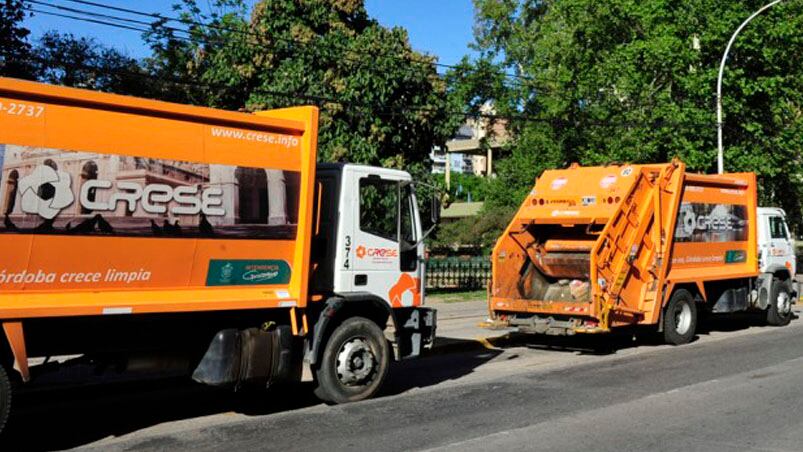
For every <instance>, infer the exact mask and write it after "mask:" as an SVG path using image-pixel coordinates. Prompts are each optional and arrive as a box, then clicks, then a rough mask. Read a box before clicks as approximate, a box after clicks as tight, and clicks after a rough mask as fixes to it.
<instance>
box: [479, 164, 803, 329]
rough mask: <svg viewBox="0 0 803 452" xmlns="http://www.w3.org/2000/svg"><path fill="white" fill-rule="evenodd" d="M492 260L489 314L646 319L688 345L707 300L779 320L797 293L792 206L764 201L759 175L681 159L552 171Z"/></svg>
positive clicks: (714, 307) (560, 325)
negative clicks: (688, 165) (700, 168)
mask: <svg viewBox="0 0 803 452" xmlns="http://www.w3.org/2000/svg"><path fill="white" fill-rule="evenodd" d="M492 260H493V273H492V274H493V279H492V282H491V285H490V290H489V308H490V313H491V318H492V319H493V320H495V322H496V323H497V324H499V325H502V326H509V327H515V328H518V329H519V330H520V331H522V332H531V333H543V334H555V335H559V334H569V335H570V334H575V333H600V332H607V331H611V330H612V329H614V328H620V327H631V326H638V325H650V326H654V327H657V329H658V330H659V331H661V332H663V335H664V338H665V339H666V341H667V342H670V343H674V344H681V343H685V342H688V341H690V340H691V339H692V338H693V337H694V334H695V327H696V323H697V311H698V310H699V309H705V310H708V311H711V312H714V313H718V312H734V311H742V310H748V309H763V310H765V311H766V316H767V320H768V321H769V322H770V323H772V324H776V325H783V324H786V323H788V322H789V319H790V318H791V315H792V313H791V304H792V303H794V301H795V300H796V298H797V293H798V288H797V284H796V283H795V280H794V275H795V266H796V263H795V256H794V245H793V242H792V239H791V236H790V234H789V230H788V228H787V226H786V221H785V214H784V213H783V211H782V210H781V209H775V208H758V207H757V204H756V177H755V175H754V174H752V173H739V174H723V175H701V174H692V173H688V172H686V171H685V166H684V164H683V163H681V162H679V161H674V162H672V163H667V164H656V165H624V166H600V167H580V166H578V165H573V166H571V167H570V168H568V169H563V170H551V171H545V172H544V173H543V174H542V175H541V177H539V178H538V180H537V181H536V183H535V187H534V188H533V190H532V191H531V192H530V194H529V195H528V196H527V198H526V199H525V200H524V203H523V204H522V205H521V208H520V209H519V211H518V213H517V214H516V215H515V217H514V218H513V220H512V221H511V222H510V225H509V226H508V227H507V229H506V230H505V232H504V234H503V235H502V236H501V237H500V238H499V240H498V242H497V244H496V246H495V248H494V251H493V256H492Z"/></svg>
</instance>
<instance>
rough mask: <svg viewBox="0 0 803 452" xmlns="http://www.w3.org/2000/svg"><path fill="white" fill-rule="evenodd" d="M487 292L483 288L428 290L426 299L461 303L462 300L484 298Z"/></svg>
mask: <svg viewBox="0 0 803 452" xmlns="http://www.w3.org/2000/svg"><path fill="white" fill-rule="evenodd" d="M487 296H488V294H487V293H486V291H484V290H472V291H468V292H428V293H427V299H429V300H430V301H439V302H442V303H461V302H464V301H477V300H485V299H486V297H487Z"/></svg>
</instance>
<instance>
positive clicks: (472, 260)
mask: <svg viewBox="0 0 803 452" xmlns="http://www.w3.org/2000/svg"><path fill="white" fill-rule="evenodd" d="M490 280H491V260H490V257H489V256H457V257H430V258H429V260H427V285H426V287H427V289H428V290H461V291H462V290H480V289H485V288H487V287H488V282H489V281H490Z"/></svg>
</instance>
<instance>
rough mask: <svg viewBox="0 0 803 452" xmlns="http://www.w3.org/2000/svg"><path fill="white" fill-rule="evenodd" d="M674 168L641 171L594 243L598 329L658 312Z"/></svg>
mask: <svg viewBox="0 0 803 452" xmlns="http://www.w3.org/2000/svg"><path fill="white" fill-rule="evenodd" d="M679 165H682V164H680V163H678V162H673V163H672V164H670V165H662V166H659V167H645V168H642V169H641V172H640V174H639V175H638V176H637V177H636V179H635V181H634V183H633V185H632V187H631V189H630V191H629V193H628V194H627V196H625V197H624V199H623V201H622V203H621V204H620V206H619V208H618V209H617V210H616V212H615V213H614V215H613V216H612V217H611V220H610V221H609V222H608V224H607V225H606V226H605V228H604V229H603V231H602V233H601V235H600V237H599V239H598V240H597V243H596V245H595V247H594V250H593V251H592V266H591V277H592V278H591V282H592V284H594V285H595V289H596V290H595V291H594V297H593V300H594V304H595V306H594V309H595V311H596V312H598V313H599V318H600V320H601V322H600V326H601V327H602V328H604V329H609V328H610V327H611V326H612V325H611V323H612V319H611V314H612V313H615V314H617V316H624V317H629V318H630V319H631V321H632V322H635V321H637V320H638V317H642V316H645V315H649V314H650V313H653V312H654V311H655V309H656V308H660V306H656V304H657V302H658V301H659V300H657V298H658V297H657V294H658V292H659V290H660V288H661V286H662V285H663V278H664V276H665V272H664V268H663V267H664V262H663V256H665V255H666V249H665V248H666V244H667V243H669V242H668V240H667V237H668V232H667V228H671V227H672V224H673V222H671V221H670V222H668V221H667V220H668V219H671V218H674V216H675V211H676V209H677V202H670V201H676V200H674V199H672V195H673V194H674V193H677V190H674V187H675V186H677V185H676V184H678V183H679V178H680V177H681V175H682V174H683V171H682V168H681V171H677V169H678V167H679ZM667 208H668V209H667ZM667 210H669V212H667ZM635 294H637V295H638V296H635ZM620 321H626V320H620Z"/></svg>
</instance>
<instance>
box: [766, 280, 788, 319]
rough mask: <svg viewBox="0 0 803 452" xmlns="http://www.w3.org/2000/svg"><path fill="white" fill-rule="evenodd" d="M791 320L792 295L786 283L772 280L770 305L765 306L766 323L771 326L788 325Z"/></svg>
mask: <svg viewBox="0 0 803 452" xmlns="http://www.w3.org/2000/svg"><path fill="white" fill-rule="evenodd" d="M790 320H792V295H791V294H790V293H789V289H788V287H787V285H786V283H783V282H781V280H779V279H773V280H772V293H771V294H770V305H769V307H767V323H768V324H770V325H773V326H784V325H788V324H789V321H790Z"/></svg>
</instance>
